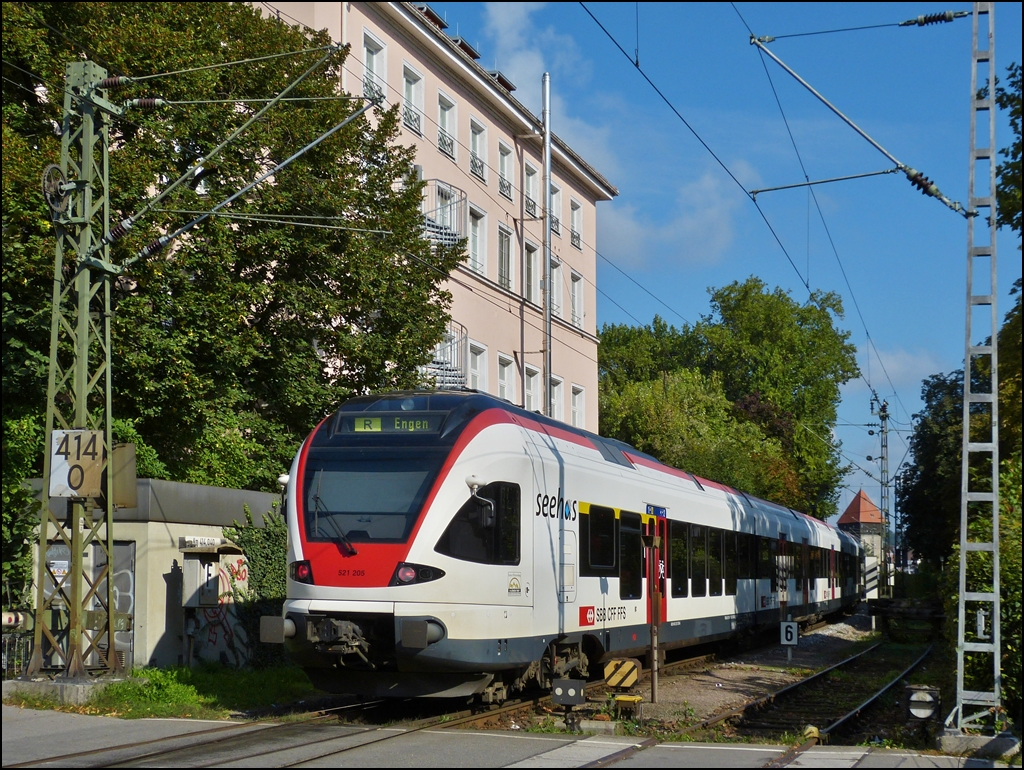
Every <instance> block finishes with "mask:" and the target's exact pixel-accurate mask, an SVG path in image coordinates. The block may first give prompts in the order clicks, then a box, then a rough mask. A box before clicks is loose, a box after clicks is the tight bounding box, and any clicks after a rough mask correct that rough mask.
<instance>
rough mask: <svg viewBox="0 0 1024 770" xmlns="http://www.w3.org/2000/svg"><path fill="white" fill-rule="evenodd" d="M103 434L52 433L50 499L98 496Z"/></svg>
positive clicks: (87, 432) (75, 431)
mask: <svg viewBox="0 0 1024 770" xmlns="http://www.w3.org/2000/svg"><path fill="white" fill-rule="evenodd" d="M103 460H104V451H103V432H102V431H98V430H55V431H54V432H53V434H52V436H51V439H50V497H99V496H100V494H101V492H102V490H101V488H100V483H101V481H102V480H103Z"/></svg>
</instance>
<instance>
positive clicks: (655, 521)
mask: <svg viewBox="0 0 1024 770" xmlns="http://www.w3.org/2000/svg"><path fill="white" fill-rule="evenodd" d="M648 507H650V506H648ZM644 534H645V535H647V536H648V537H650V536H655V537H658V538H660V541H659V543H658V548H657V552H656V558H655V559H654V560H653V561H652V562H651V563H648V558H647V556H648V554H649V552H650V551H649V549H648V548H646V547H645V548H644V578H645V579H646V581H647V622H648V623H651V621H652V619H654V618H657V621H658V624H659V625H661V624H662V623H664V622H665V618H667V617H668V592H667V577H668V559H669V553H668V539H669V531H668V519H667V518H665V517H663V516H654V517H652V518H650V519H648V521H647V524H646V525H645V526H644ZM648 542H649V541H648ZM655 610H657V612H655Z"/></svg>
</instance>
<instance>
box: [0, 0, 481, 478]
mask: <svg viewBox="0 0 1024 770" xmlns="http://www.w3.org/2000/svg"><path fill="white" fill-rule="evenodd" d="M72 41H73V42H72ZM329 43H330V40H329V39H328V37H327V35H326V33H319V34H316V35H313V36H312V37H311V38H308V37H306V36H304V35H303V34H302V33H300V31H299V30H298V29H297V28H296V29H293V28H290V27H288V26H287V25H285V24H283V23H281V22H279V21H277V20H275V19H269V18H263V17H262V16H261V15H260V13H259V12H258V11H257V10H256V9H254V8H253V7H251V6H249V5H246V4H220V3H197V4H192V3H5V4H4V5H3V47H4V59H5V64H4V70H3V73H4V84H3V99H4V101H3V286H4V296H3V300H4V312H3V333H4V345H5V354H4V361H3V367H4V368H3V396H4V399H3V401H4V404H3V412H4V415H5V417H6V416H8V415H10V416H14V417H16V416H19V415H22V414H40V413H41V412H42V410H43V408H44V401H45V361H46V358H47V356H48V350H49V313H50V311H49V302H48V299H49V296H50V286H51V285H52V280H53V277H52V264H53V255H54V238H53V231H52V227H51V225H50V223H49V219H48V215H47V212H46V208H45V204H44V203H43V200H42V197H41V195H40V192H39V188H40V183H39V179H40V175H41V172H42V169H43V167H44V166H45V165H46V164H47V163H51V162H57V161H58V160H59V141H60V140H59V137H57V136H55V135H54V131H53V126H54V125H55V123H54V121H57V123H58V124H59V120H60V109H61V104H62V101H63V95H62V90H63V80H64V70H65V65H66V64H67V63H68V62H69V61H74V60H79V59H81V58H82V57H84V56H90V57H92V58H94V59H95V60H97V61H99V62H100V63H101V64H103V65H104V66H107V67H108V68H109V69H110V70H111V72H112V73H113V74H120V73H126V74H129V75H146V74H151V73H160V72H169V71H176V70H182V69H193V68H196V67H202V66H205V65H211V64H221V63H225V62H229V61H235V60H240V59H247V58H252V57H259V56H266V55H269V54H274V53H282V52H286V51H298V50H301V49H309V48H314V47H316V46H326V45H328V44H329ZM346 54H347V51H345V50H342V51H336V52H334V53H332V54H331V55H330V56H329V57H328V60H327V62H326V63H325V64H324V65H323V66H321V67H319V68H318V69H317V70H316V71H315V72H314V73H313V74H312V75H310V76H309V77H307V78H306V79H305V80H304V81H303V82H302V83H301V84H300V85H299V86H298V87H297V88H296V89H295V91H293V93H292V94H291V96H294V97H311V98H314V99H317V101H312V100H310V101H292V102H288V103H283V104H281V105H279V106H277V107H275V108H274V109H272V110H271V111H270V112H268V113H267V115H266V116H265V117H264V118H263V119H262V120H261V121H259V122H258V123H256V124H255V125H254V126H253V127H252V128H251V129H249V130H248V131H247V132H245V133H244V134H243V135H242V136H240V137H239V138H238V140H236V141H235V142H233V143H232V144H230V145H229V146H228V148H227V149H225V151H224V152H223V153H222V154H220V155H219V156H218V157H215V158H213V159H211V160H210V161H209V162H208V163H204V164H203V166H204V170H203V175H202V179H201V181H200V180H195V179H193V180H192V183H191V184H187V185H182V186H181V187H180V188H178V190H176V191H175V193H173V194H172V195H171V196H170V197H168V198H167V199H166V200H165V201H164V202H163V204H162V205H161V206H160V207H159V210H157V211H155V212H154V213H153V214H152V215H151V216H149V217H147V218H146V219H144V220H143V221H142V222H141V223H140V224H139V225H137V226H136V227H135V228H133V229H132V230H131V231H130V233H129V235H128V236H127V237H125V238H124V239H123V240H121V241H118V242H117V243H116V244H115V245H114V246H113V247H112V259H113V261H114V262H115V263H121V262H123V261H124V260H125V259H126V258H128V257H131V256H133V255H135V254H137V253H138V252H139V250H140V249H141V248H142V247H143V246H144V245H145V244H147V243H148V242H150V241H152V240H153V239H154V238H155V237H156V236H157V235H158V234H160V233H161V232H166V231H168V230H170V229H174V228H175V227H177V226H179V225H181V224H182V223H184V222H187V221H188V220H189V219H190V215H188V214H182V213H178V212H181V211H185V210H189V211H197V210H198V211H202V210H207V209H209V208H210V207H211V206H212V205H213V204H215V203H217V202H220V201H221V200H223V199H224V198H225V197H227V196H228V195H230V194H232V193H234V192H235V191H237V190H238V189H239V188H240V187H242V186H243V185H244V184H245V183H247V182H248V181H250V180H252V179H254V178H255V177H257V176H258V175H259V174H260V173H261V172H263V171H266V170H268V169H269V168H271V167H273V165H274V164H276V163H277V162H279V161H281V160H283V159H284V158H286V157H288V156H289V155H291V154H292V153H293V152H295V151H296V150H298V149H299V148H301V147H302V146H304V145H305V144H307V143H308V142H310V141H312V140H313V139H315V138H316V137H317V136H319V135H320V134H321V133H323V132H324V131H326V130H327V129H328V128H330V127H332V126H334V125H336V124H337V123H339V122H340V121H341V120H342V119H344V118H345V117H346V116H347V115H349V114H350V113H352V112H353V111H354V110H355V109H356V108H357V107H358V106H359V105H360V104H361V101H360V100H358V99H349V98H345V99H337V98H336V99H328V98H325V97H332V96H336V95H337V94H338V91H337V84H338V81H339V75H340V71H341V67H342V65H343V62H344V59H345V56H346ZM321 56H322V52H320V51H315V52H311V53H305V54H301V55H297V56H293V57H287V58H282V59H273V60H269V61H262V62H257V63H253V64H247V65H242V66H229V67H223V68H217V69H206V70H201V71H193V72H188V73H185V74H180V75H175V76H172V77H162V78H157V79H154V80H149V81H144V82H143V83H140V84H135V85H130V86H128V87H126V88H125V89H122V90H118V91H112V92H111V94H110V96H111V99H113V100H114V101H116V102H122V101H124V100H126V99H130V98H136V97H144V96H159V97H161V98H163V99H166V100H168V101H191V102H196V101H199V102H202V101H204V100H207V101H210V100H225V99H240V100H245V99H260V98H266V97H270V96H273V95H275V94H277V93H279V92H280V91H281V90H282V89H284V88H285V87H286V86H287V85H288V84H289V83H291V82H292V81H293V80H294V79H295V78H296V76H297V75H298V74H299V73H301V72H303V71H305V70H306V69H307V68H309V67H311V66H312V65H313V64H314V63H315V62H316V61H317V60H318V58H319V57H321ZM8 63H9V64H8ZM26 72H30V73H33V75H29V74H26ZM260 106H262V103H260V102H255V101H252V102H245V101H241V102H238V103H233V104H224V103H220V104H203V103H199V104H190V105H187V106H184V105H182V106H170V107H167V108H165V109H163V110H158V111H153V112H142V111H136V110H130V111H129V112H128V113H126V115H125V118H124V119H122V120H117V121H115V122H114V124H113V128H112V132H111V133H112V135H111V153H110V158H111V159H110V168H111V185H110V186H111V205H112V208H113V212H112V219H113V220H115V221H119V220H121V219H123V218H124V217H125V216H127V215H129V214H132V213H134V212H136V211H138V210H139V209H140V208H141V206H142V204H143V203H144V202H145V201H146V200H147V199H148V198H149V197H150V196H151V195H152V194H153V191H154V190H157V189H162V188H163V186H164V185H165V184H166V182H167V180H169V179H176V178H177V177H178V176H179V175H180V174H181V173H183V172H184V171H185V170H187V169H188V168H189V167H190V166H191V165H192V164H193V163H195V162H196V161H197V159H199V158H205V157H207V155H208V154H209V152H210V151H211V150H212V149H213V148H214V147H215V146H216V145H217V144H219V143H220V142H221V141H222V140H223V139H224V138H225V137H226V136H227V135H228V134H229V133H230V132H231V131H232V130H233V129H234V128H236V127H238V126H240V125H241V124H242V122H244V121H245V120H247V119H248V118H249V117H250V116H251V115H252V114H253V113H254V112H255V110H256V109H258V108H259V107H260ZM398 125H399V116H398V108H397V107H395V108H392V109H391V110H389V111H380V110H376V109H375V110H374V112H373V114H372V116H364V117H362V118H360V119H357V120H355V121H353V122H352V123H351V124H349V125H348V126H346V127H345V128H344V129H342V130H341V131H340V132H338V133H337V134H335V135H334V136H333V137H332V138H331V139H330V140H328V141H327V142H324V143H323V144H321V145H320V146H319V147H317V148H316V149H314V150H312V151H311V152H309V153H307V154H306V155H304V156H303V157H301V158H300V159H299V160H297V161H296V162H295V163H294V164H292V165H291V166H290V167H289V168H287V169H285V170H284V171H282V172H280V173H279V174H277V175H275V177H274V179H273V180H272V182H270V183H265V184H263V185H261V186H259V187H257V188H256V189H254V190H253V191H251V192H250V193H249V194H247V195H246V196H245V197H244V198H242V199H240V200H239V201H238V202H237V203H235V204H233V205H232V206H231V207H230V212H231V213H232V214H233V215H237V216H242V217H245V216H246V215H251V216H260V217H264V215H268V214H269V215H278V216H282V217H283V218H286V219H287V220H289V221H290V222H294V221H296V220H302V221H305V222H306V223H307V224H309V223H317V224H321V225H322V224H324V222H325V221H326V220H316V219H309V218H310V217H334V218H336V219H335V220H334V221H332V222H331V223H330V224H331V225H332V226H334V227H345V228H349V229H328V228H324V227H317V228H314V227H305V226H296V225H294V224H288V223H282V222H280V221H269V222H268V221H257V220H255V219H250V218H235V219H227V218H220V217H211V218H209V219H207V220H206V221H205V222H203V223H202V224H201V225H199V227H197V228H196V229H195V230H193V231H192V232H191V233H189V234H188V235H187V236H186V237H183V238H181V239H179V241H178V242H177V243H175V244H174V245H172V246H171V247H170V248H168V249H167V250H165V251H164V252H163V253H159V254H157V255H154V256H152V257H150V258H148V259H144V260H141V261H139V262H137V263H136V264H134V265H133V266H132V267H131V269H130V270H129V272H128V273H127V274H126V276H125V277H123V278H122V279H120V280H119V281H118V282H117V285H116V290H115V294H116V296H115V314H114V320H113V335H114V345H113V351H114V353H113V355H114V361H113V371H114V406H113V409H114V415H116V416H117V417H118V418H123V419H125V420H127V421H129V422H130V424H131V426H132V429H133V430H134V431H135V432H136V434H137V435H138V437H139V438H140V440H141V441H142V443H143V444H145V445H146V446H148V447H150V448H151V449H152V450H153V452H155V457H154V458H153V459H154V460H155V461H157V462H158V463H162V464H163V466H164V467H165V468H166V473H167V475H168V476H169V477H170V478H172V479H177V480H183V481H194V482H200V483H207V484H218V485H224V486H234V487H246V488H257V489H268V490H271V489H274V488H275V486H276V478H277V476H278V474H279V473H280V472H281V470H282V469H284V468H286V467H287V464H288V462H289V459H290V456H291V454H292V453H293V452H294V448H295V446H296V444H297V443H298V441H299V440H300V439H301V437H302V436H303V435H304V434H305V433H306V432H307V431H308V430H309V429H310V428H311V426H312V425H314V424H315V423H316V421H317V420H318V419H320V417H322V416H323V415H324V414H325V413H327V412H328V411H329V410H330V409H331V408H332V406H333V405H334V404H336V403H337V402H338V401H339V400H342V399H344V398H346V397H347V396H349V395H351V394H354V393H362V392H368V391H372V390H381V389H390V388H398V387H408V386H412V385H414V384H415V383H416V382H417V366H418V365H419V364H421V363H424V362H425V361H426V359H427V358H428V357H429V351H430V349H431V348H432V347H433V345H434V344H435V343H436V342H437V341H438V340H439V339H440V338H441V335H442V333H443V330H444V327H445V324H446V323H447V308H448V303H449V302H450V297H449V296H448V295H447V293H445V292H444V291H443V289H442V288H441V286H442V283H443V281H444V279H445V277H446V276H447V275H448V273H449V272H450V271H451V269H452V268H453V267H454V266H455V265H456V264H457V262H458V260H459V258H460V257H461V248H462V247H461V246H459V247H453V248H432V247H431V246H430V244H429V243H428V242H427V241H425V240H424V239H423V238H422V237H421V235H422V227H421V225H422V216H421V208H420V206H421V194H422V191H421V183H418V182H416V181H415V180H414V179H413V178H412V177H411V168H412V165H413V162H414V154H413V150H412V148H408V147H402V146H400V145H398V143H397V139H398V134H399V128H398ZM273 218H274V217H271V219H273ZM154 467H159V466H158V465H156V466H154ZM37 472H38V471H37Z"/></svg>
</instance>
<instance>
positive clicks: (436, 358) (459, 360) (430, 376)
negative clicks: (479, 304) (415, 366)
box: [420, 321, 469, 390]
mask: <svg viewBox="0 0 1024 770" xmlns="http://www.w3.org/2000/svg"><path fill="white" fill-rule="evenodd" d="M468 346H469V335H468V334H467V333H466V327H465V326H463V325H462V324H460V323H457V322H456V321H450V322H449V323H448V329H447V330H446V331H445V333H444V337H442V338H441V341H440V342H439V343H438V344H437V347H435V348H434V355H433V357H432V359H431V361H430V363H429V364H427V365H426V366H421V367H420V376H421V377H423V379H424V380H425V381H426V383H427V384H431V385H433V386H434V387H435V388H437V389H438V390H458V389H461V388H464V387H466V349H467V348H468Z"/></svg>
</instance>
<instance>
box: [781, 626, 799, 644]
mask: <svg viewBox="0 0 1024 770" xmlns="http://www.w3.org/2000/svg"><path fill="white" fill-rule="evenodd" d="M779 631H780V636H781V639H780V642H781V643H782V644H783V645H787V646H789V647H796V642H797V639H798V638H799V637H800V633H799V628H798V626H797V623H796V621H795V620H787V621H784V622H783V623H782V625H781V627H780V629H779Z"/></svg>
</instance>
